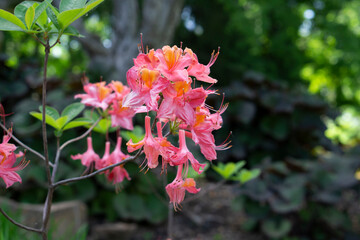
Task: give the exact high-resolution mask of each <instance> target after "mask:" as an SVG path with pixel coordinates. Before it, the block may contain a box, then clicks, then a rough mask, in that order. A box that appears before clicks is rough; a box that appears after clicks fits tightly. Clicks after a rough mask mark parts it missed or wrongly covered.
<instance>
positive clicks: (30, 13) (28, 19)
mask: <svg viewBox="0 0 360 240" xmlns="http://www.w3.org/2000/svg"><path fill="white" fill-rule="evenodd" d="M34 18H35V8H34V7H33V6H31V7H29V8H28V10H27V11H26V13H25V23H26V26H27V28H28V29H29V30H31V27H32V24H33V22H34Z"/></svg>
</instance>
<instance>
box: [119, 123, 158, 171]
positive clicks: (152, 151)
mask: <svg viewBox="0 0 360 240" xmlns="http://www.w3.org/2000/svg"><path fill="white" fill-rule="evenodd" d="M150 120H151V118H150V117H149V116H146V117H145V137H144V139H143V140H141V141H140V142H138V143H133V141H132V139H130V141H129V142H128V143H127V144H126V145H127V149H128V151H129V152H130V153H131V152H133V151H135V150H137V149H139V148H141V147H142V146H144V153H145V156H146V159H147V166H148V167H149V168H156V167H157V165H158V164H159V161H158V158H159V155H160V149H159V143H158V142H157V141H156V140H155V138H154V137H153V135H152V133H151V126H150Z"/></svg>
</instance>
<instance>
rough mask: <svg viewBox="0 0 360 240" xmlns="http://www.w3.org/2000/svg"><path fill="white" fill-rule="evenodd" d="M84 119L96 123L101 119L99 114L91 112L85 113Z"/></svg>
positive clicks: (86, 111)
mask: <svg viewBox="0 0 360 240" xmlns="http://www.w3.org/2000/svg"><path fill="white" fill-rule="evenodd" d="M84 117H85V118H87V119H89V120H92V121H93V122H95V121H96V120H98V118H99V114H97V113H96V112H94V111H91V110H85V111H84Z"/></svg>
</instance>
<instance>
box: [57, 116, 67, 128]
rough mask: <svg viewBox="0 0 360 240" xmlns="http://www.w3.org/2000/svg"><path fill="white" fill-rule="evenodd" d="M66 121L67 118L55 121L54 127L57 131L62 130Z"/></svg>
mask: <svg viewBox="0 0 360 240" xmlns="http://www.w3.org/2000/svg"><path fill="white" fill-rule="evenodd" d="M67 119H68V116H63V117H60V118H58V119H57V120H56V125H57V126H58V129H62V128H63V127H64V126H65V124H66V122H67Z"/></svg>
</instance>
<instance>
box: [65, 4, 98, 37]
mask: <svg viewBox="0 0 360 240" xmlns="http://www.w3.org/2000/svg"><path fill="white" fill-rule="evenodd" d="M81 1H83V0H81ZM103 1H104V0H94V1H90V2H89V3H88V4H86V5H85V7H82V8H77V9H74V8H71V9H70V10H66V11H63V12H61V13H60V14H59V16H58V22H59V23H60V25H61V27H62V29H63V30H65V29H66V28H67V27H68V26H69V25H70V24H71V23H73V22H75V21H76V20H77V19H78V18H80V17H82V16H83V15H85V14H86V13H88V12H90V11H91V10H92V9H94V8H95V7H96V6H98V5H99V4H100V3H102V2H103ZM78 4H79V5H78ZM78 4H76V6H81V2H80V3H78ZM73 6H75V5H73ZM64 9H66V8H65V7H64Z"/></svg>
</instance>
